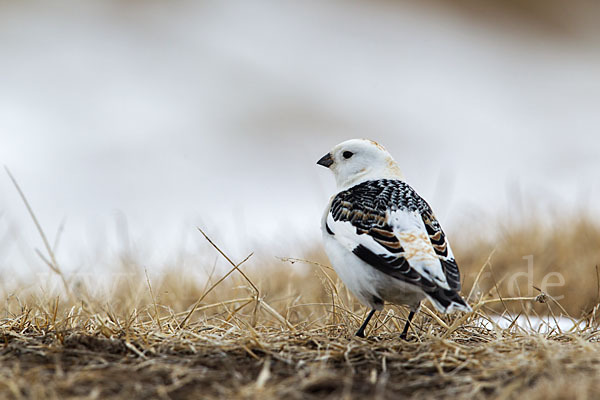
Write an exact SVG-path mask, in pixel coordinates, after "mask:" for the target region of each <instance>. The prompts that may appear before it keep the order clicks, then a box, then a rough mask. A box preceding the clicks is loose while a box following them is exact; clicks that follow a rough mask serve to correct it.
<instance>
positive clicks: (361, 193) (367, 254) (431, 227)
mask: <svg viewBox="0 0 600 400" xmlns="http://www.w3.org/2000/svg"><path fill="white" fill-rule="evenodd" d="M325 228H326V230H327V232H328V233H329V234H330V235H334V236H335V238H336V239H337V240H338V241H340V243H342V245H344V247H346V248H347V249H348V250H349V251H351V252H353V253H354V254H355V255H356V256H357V257H359V258H360V259H361V260H363V261H364V262H366V263H367V264H369V265H371V266H372V267H374V268H376V269H377V270H379V271H381V272H383V273H385V274H387V275H389V276H390V277H392V278H395V279H399V280H401V281H403V282H406V283H409V284H412V285H415V286H418V287H419V288H421V289H422V290H423V292H424V293H425V294H426V295H427V296H428V297H429V298H430V299H431V300H432V302H433V303H434V304H435V305H436V306H437V307H438V308H440V309H441V310H448V309H450V308H452V307H456V308H459V309H468V306H467V305H466V303H465V302H464V300H463V299H462V298H461V297H460V295H459V294H458V293H457V291H458V290H460V273H459V270H458V265H457V264H456V261H455V260H454V256H453V254H452V250H451V248H450V244H449V243H448V241H447V240H446V235H445V234H444V231H443V230H442V228H441V226H440V224H439V222H438V221H437V219H436V218H435V216H434V214H433V212H432V210H431V207H430V206H429V204H427V202H426V201H425V200H424V199H423V198H421V196H419V195H418V194H417V193H416V192H415V190H414V189H413V188H412V187H410V186H409V185H408V184H407V183H405V182H403V181H400V180H394V179H380V180H372V181H366V182H363V183H360V184H358V185H356V186H353V187H351V188H350V189H347V190H345V191H342V192H340V193H338V194H337V195H336V196H335V197H334V199H333V200H332V202H331V207H330V210H329V213H328V215H327V218H326V226H325Z"/></svg>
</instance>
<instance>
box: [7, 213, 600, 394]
mask: <svg viewBox="0 0 600 400" xmlns="http://www.w3.org/2000/svg"><path fill="white" fill-rule="evenodd" d="M31 214H32V217H33V218H34V220H35V215H34V214H33V212H31ZM39 230H40V234H41V235H42V237H43V238H44V242H45V243H46V244H47V243H48V240H47V239H46V238H45V235H44V232H43V230H42V229H41V227H40V228H39ZM496 231H497V232H499V233H498V234H496V235H493V237H491V238H488V239H487V240H485V239H474V238H473V236H472V235H465V236H464V238H463V239H464V241H463V242H461V241H460V238H455V239H458V240H455V248H456V249H455V252H456V253H457V257H458V259H459V261H460V264H461V267H462V270H463V271H464V275H465V279H464V289H463V294H464V295H465V296H468V297H469V299H470V303H471V304H472V305H473V308H474V310H475V311H474V312H473V313H472V314H468V315H467V314H462V315H461V314H455V315H452V316H442V315H439V314H437V313H435V312H432V311H430V310H429V309H427V307H424V308H423V311H422V312H420V313H419V315H418V316H417V318H416V319H415V323H414V325H413V329H412V332H411V335H410V339H411V340H410V341H408V342H405V341H402V340H400V339H399V338H398V336H399V332H400V331H401V328H402V326H403V324H404V321H405V317H406V313H405V310H404V309H402V308H395V307H387V308H386V310H385V311H384V312H382V313H379V314H378V315H377V317H376V318H374V320H373V321H372V322H371V324H370V326H369V328H368V330H367V334H368V338H367V339H359V338H356V337H355V336H354V332H355V331H356V329H357V327H358V326H359V324H360V322H361V320H362V319H363V318H364V316H365V315H366V312H367V310H366V309H365V308H364V307H362V306H360V305H359V304H357V303H356V301H355V300H354V298H353V297H352V296H351V295H350V294H349V293H348V291H347V290H346V289H345V288H344V286H343V285H342V284H341V282H339V280H338V279H337V277H336V275H335V274H334V273H333V272H332V271H331V269H330V268H329V267H328V266H327V262H326V260H325V259H324V257H323V254H322V253H321V252H320V251H319V250H316V251H313V252H309V253H307V254H305V258H306V259H309V260H311V261H310V262H305V261H302V260H294V259H282V260H276V261H269V262H265V260H254V259H253V258H252V257H249V258H246V259H243V260H231V259H230V258H229V257H228V256H227V254H226V252H224V251H221V249H220V248H219V247H218V245H216V244H214V243H213V244H212V245H213V248H212V249H210V251H211V256H212V255H213V254H219V253H221V254H220V255H219V257H221V258H222V259H223V260H226V263H227V264H228V266H229V267H228V269H222V268H221V269H219V268H216V269H212V268H208V269H207V270H208V274H207V279H204V280H199V279H195V278H194V277H193V276H192V275H190V274H189V272H188V271H186V270H184V269H181V270H177V269H168V270H166V271H165V272H164V273H163V274H161V275H160V276H152V275H148V273H147V272H146V271H145V270H144V268H143V267H142V266H141V265H139V264H137V263H135V261H133V260H125V261H126V262H123V263H122V265H121V266H120V267H118V268H117V269H116V270H115V271H114V272H115V274H114V275H113V277H115V276H118V277H119V278H120V279H115V280H114V282H113V283H112V285H111V286H109V287H110V290H107V291H101V290H97V288H96V287H95V286H96V285H95V283H94V282H92V283H87V284H86V283H85V282H84V281H78V280H77V277H67V276H65V275H64V274H63V272H62V270H61V269H60V266H59V264H58V262H57V260H56V257H54V254H52V252H53V250H52V246H49V245H48V246H46V251H47V253H48V254H47V255H44V256H43V257H44V259H45V260H47V264H48V268H49V270H50V271H52V273H53V274H54V275H55V278H56V282H57V283H59V286H56V287H57V289H54V290H46V289H39V287H38V286H27V285H23V286H20V287H17V288H12V289H10V290H7V289H6V288H5V289H4V290H5V291H4V292H3V293H2V295H3V298H4V300H5V301H4V304H3V306H2V308H1V310H0V312H1V314H0V316H1V319H0V332H1V333H0V334H1V336H0V340H1V341H2V344H1V345H0V346H1V348H0V398H14V399H20V398H57V399H76V398H77V399H79V398H81V399H84V398H127V399H132V398H165V399H178V398H189V399H197V398H208V399H210V398H227V399H229V398H234V399H235V398H244V399H246V398H248V399H250V398H260V399H269V398H273V399H279V398H290V399H296V398H297V399H305V398H359V397H364V396H370V397H373V398H376V399H396V398H399V397H406V398H414V399H420V398H452V399H462V398H469V399H471V398H475V399H478V398H481V399H488V398H495V399H513V398H534V399H535V398H540V399H541V398H544V399H547V398H557V399H558V398H565V399H593V398H598V396H599V395H600V384H599V383H598V380H597V376H598V374H599V373H600V347H599V345H598V343H597V341H598V335H599V334H600V329H598V323H597V320H596V314H597V313H596V311H597V307H598V280H597V273H596V267H595V265H596V264H597V263H598V261H599V260H600V250H599V249H598V248H597V243H600V228H599V227H598V225H594V224H593V223H590V222H589V221H588V220H587V219H585V218H580V219H578V220H576V221H575V222H573V221H572V220H571V221H570V223H569V224H566V223H561V221H560V220H556V221H555V224H554V225H548V224H543V223H541V222H538V223H533V224H532V223H530V224H528V225H527V226H511V227H499V228H498V229H496ZM198 237H199V240H205V239H204V238H203V237H202V235H201V234H200V233H199V234H198ZM206 240H208V241H210V240H211V239H210V237H208V236H207V237H206ZM492 253H493V256H491V254H492ZM531 254H532V255H533V256H534V264H533V266H534V275H533V277H532V281H531V282H529V281H528V280H527V279H522V280H517V281H515V282H516V285H515V288H516V287H517V286H518V292H519V293H518V296H517V297H516V298H515V296H509V294H510V293H508V292H509V290H510V287H507V286H506V284H507V282H510V280H511V276H512V275H511V274H513V273H515V272H523V271H527V265H526V263H525V262H524V260H523V259H522V257H523V256H527V255H531ZM549 272H560V273H561V274H563V276H564V278H565V284H564V286H561V287H553V288H552V290H553V291H552V292H551V293H540V292H537V291H533V292H532V293H528V291H529V290H531V288H532V286H537V287H541V283H540V282H538V280H540V279H543V276H544V274H547V273H549ZM42 287H43V288H45V287H46V286H42ZM48 287H51V286H48ZM515 290H517V289H515ZM557 296H564V298H562V300H560V302H558V301H555V300H554V298H555V297H557ZM567 312H568V313H569V314H570V315H574V316H576V317H577V324H576V326H577V328H574V329H572V330H570V331H564V330H561V329H562V328H560V327H559V326H554V327H553V328H551V329H546V330H544V331H539V332H530V331H526V330H524V329H522V327H520V326H519V325H518V324H516V323H514V324H511V325H510V326H509V327H508V328H507V329H502V328H500V327H499V326H498V325H496V324H495V323H494V322H493V320H494V318H493V317H494V316H497V315H498V314H504V315H505V316H506V318H509V319H514V315H516V314H519V315H522V316H526V317H534V316H535V315H536V314H540V315H546V316H547V318H549V319H550V320H552V319H554V318H559V317H561V316H565V315H567ZM486 321H488V323H486Z"/></svg>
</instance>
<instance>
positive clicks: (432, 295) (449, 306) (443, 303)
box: [425, 287, 472, 314]
mask: <svg viewBox="0 0 600 400" xmlns="http://www.w3.org/2000/svg"><path fill="white" fill-rule="evenodd" d="M425 294H426V295H427V298H428V299H429V301H431V303H432V304H433V305H434V306H435V308H437V309H438V311H440V312H443V313H444V314H448V313H452V312H454V311H465V312H471V311H472V309H471V307H469V305H468V304H467V302H466V301H465V300H464V299H463V298H462V297H461V296H460V294H458V292H457V291H455V290H447V289H442V288H439V287H438V288H437V289H436V290H435V291H431V292H426V293H425Z"/></svg>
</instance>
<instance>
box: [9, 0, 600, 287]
mask: <svg viewBox="0 0 600 400" xmlns="http://www.w3.org/2000/svg"><path fill="white" fill-rule="evenodd" d="M564 7H566V6H564V5H563V3H562V2H560V1H548V2H541V3H540V2H535V1H526V0H523V1H514V2H490V3H488V4H487V5H486V6H485V7H483V6H482V5H480V4H479V3H478V2H469V1H462V2H458V3H456V2H450V1H448V2H445V1H426V2H425V1H406V2H403V1H366V0H364V1H352V2H348V1H341V0H339V1H329V2H313V1H303V2H293V3H292V2H273V1H253V2H242V1H239V2H236V1H227V2H224V1H198V2H196V1H175V2H159V1H120V2H118V1H88V2H83V3H81V2H52V4H50V3H48V2H10V1H9V2H0V54H1V58H0V163H2V164H4V165H6V166H8V167H9V168H10V169H11V171H12V173H13V174H14V175H15V177H16V178H17V180H18V181H19V183H20V184H21V186H22V188H23V189H24V191H25V193H26V194H27V196H28V198H29V201H30V202H31V204H32V206H33V208H34V210H35V211H36V213H37V215H38V218H39V219H40V222H41V223H42V225H43V227H44V228H45V229H46V231H47V233H48V235H49V236H50V237H51V240H54V237H55V234H56V231H57V229H59V226H60V225H61V221H63V220H66V224H65V226H64V232H63V234H62V236H61V243H60V246H59V250H58V257H59V261H60V262H61V264H62V265H63V267H64V268H65V269H67V270H82V269H83V270H86V269H90V268H93V267H94V266H98V265H102V260H109V259H111V257H114V256H115V255H118V254H122V253H123V252H131V253H133V254H135V255H136V257H140V258H141V262H142V263H143V264H144V265H146V266H148V267H149V268H152V267H154V266H159V265H164V264H165V263H176V262H177V259H178V258H177V257H180V256H181V254H184V253H186V252H188V253H194V252H199V251H200V250H199V249H202V248H204V247H202V246H204V245H205V243H204V239H203V238H202V237H201V235H200V234H199V233H198V232H197V231H196V229H195V227H196V226H197V225H198V226H202V227H203V228H204V229H205V230H206V231H207V232H208V233H209V234H211V235H213V236H214V238H215V240H217V241H218V242H219V243H220V244H221V245H222V246H223V248H224V249H225V250H228V251H230V252H231V253H233V254H234V255H235V256H236V257H241V256H243V255H246V254H247V253H248V252H250V251H252V250H257V251H260V252H262V253H264V255H266V256H269V257H270V256H294V255H298V254H300V253H301V252H302V250H303V249H305V248H307V247H310V246H311V245H312V244H315V243H317V241H318V240H319V238H320V231H319V221H320V217H321V213H322V210H323V208H324V206H325V204H326V202H327V199H328V197H329V196H330V195H331V194H332V193H333V192H334V190H335V187H334V182H333V178H332V177H331V176H330V174H329V172H328V171H326V170H325V169H323V168H320V167H318V166H317V165H316V164H315V162H316V161H317V159H318V158H320V157H321V156H322V155H323V154H325V153H326V152H327V151H328V150H329V148H331V147H332V146H333V145H335V144H336V143H338V142H340V141H343V140H346V139H349V138H354V137H367V138H371V139H374V140H377V141H378V142H380V143H381V144H383V145H384V146H385V147H387V148H388V150H389V151H390V152H391V153H392V154H393V155H394V156H395V157H396V159H397V160H398V161H399V163H400V165H401V167H402V168H403V169H404V172H405V174H406V176H407V180H408V181H409V182H410V183H411V184H412V185H413V186H414V187H415V188H416V189H417V190H418V191H419V192H420V193H421V194H422V195H423V196H424V197H425V198H426V199H428V200H429V201H430V203H432V205H433V207H434V209H435V210H436V211H437V214H438V216H439V217H440V219H441V220H442V222H443V223H444V225H445V227H446V230H448V231H451V232H453V233H455V234H459V233H458V232H460V229H461V226H464V225H465V224H472V223H473V222H474V221H476V223H481V224H482V226H483V225H484V222H483V221H482V220H483V219H485V218H490V217H497V216H511V215H512V216H514V215H518V216H519V218H520V216H527V215H530V214H531V213H534V212H538V211H539V210H541V209H544V208H547V207H549V208H551V209H553V210H558V212H565V213H569V212H572V211H573V210H576V209H577V210H579V209H584V210H588V211H589V212H590V213H591V214H596V215H598V214H599V213H598V211H600V207H599V206H598V204H597V202H596V199H597V198H598V195H599V194H600V182H599V172H600V158H599V155H600V139H599V133H600V132H599V128H600V112H599V105H600V28H599V27H598V26H596V22H597V21H598V20H599V18H598V17H600V13H599V12H598V10H599V7H598V6H595V5H594V3H593V2H586V1H579V2H574V3H572V4H571V5H570V6H569V9H566V8H564ZM34 248H41V241H40V239H39V237H38V235H37V233H36V232H35V228H34V226H33V223H32V222H31V221H30V219H29V217H28V215H27V214H26V211H25V208H24V206H23V204H22V203H21V201H20V199H19V197H18V195H17V193H16V191H15V190H14V188H13V187H12V185H11V183H10V181H9V179H8V177H7V176H6V174H4V172H2V174H0V269H1V270H3V271H10V273H8V274H7V273H6V272H3V274H4V276H10V275H11V274H19V273H29V272H31V271H36V270H38V269H41V270H44V267H43V265H42V263H41V261H40V260H39V259H38V258H37V256H36V255H35V253H34V250H33V249H34ZM212 255H213V253H211V257H212Z"/></svg>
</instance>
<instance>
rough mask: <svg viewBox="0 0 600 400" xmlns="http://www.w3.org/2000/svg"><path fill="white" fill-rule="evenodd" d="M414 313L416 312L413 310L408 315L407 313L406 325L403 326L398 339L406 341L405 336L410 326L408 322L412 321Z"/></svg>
mask: <svg viewBox="0 0 600 400" xmlns="http://www.w3.org/2000/svg"><path fill="white" fill-rule="evenodd" d="M415 313H416V312H415V311H414V310H410V313H408V319H407V320H406V325H404V329H403V330H402V334H401V335H400V339H402V340H406V334H408V327H409V326H410V321H412V319H413V317H414V316H415Z"/></svg>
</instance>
